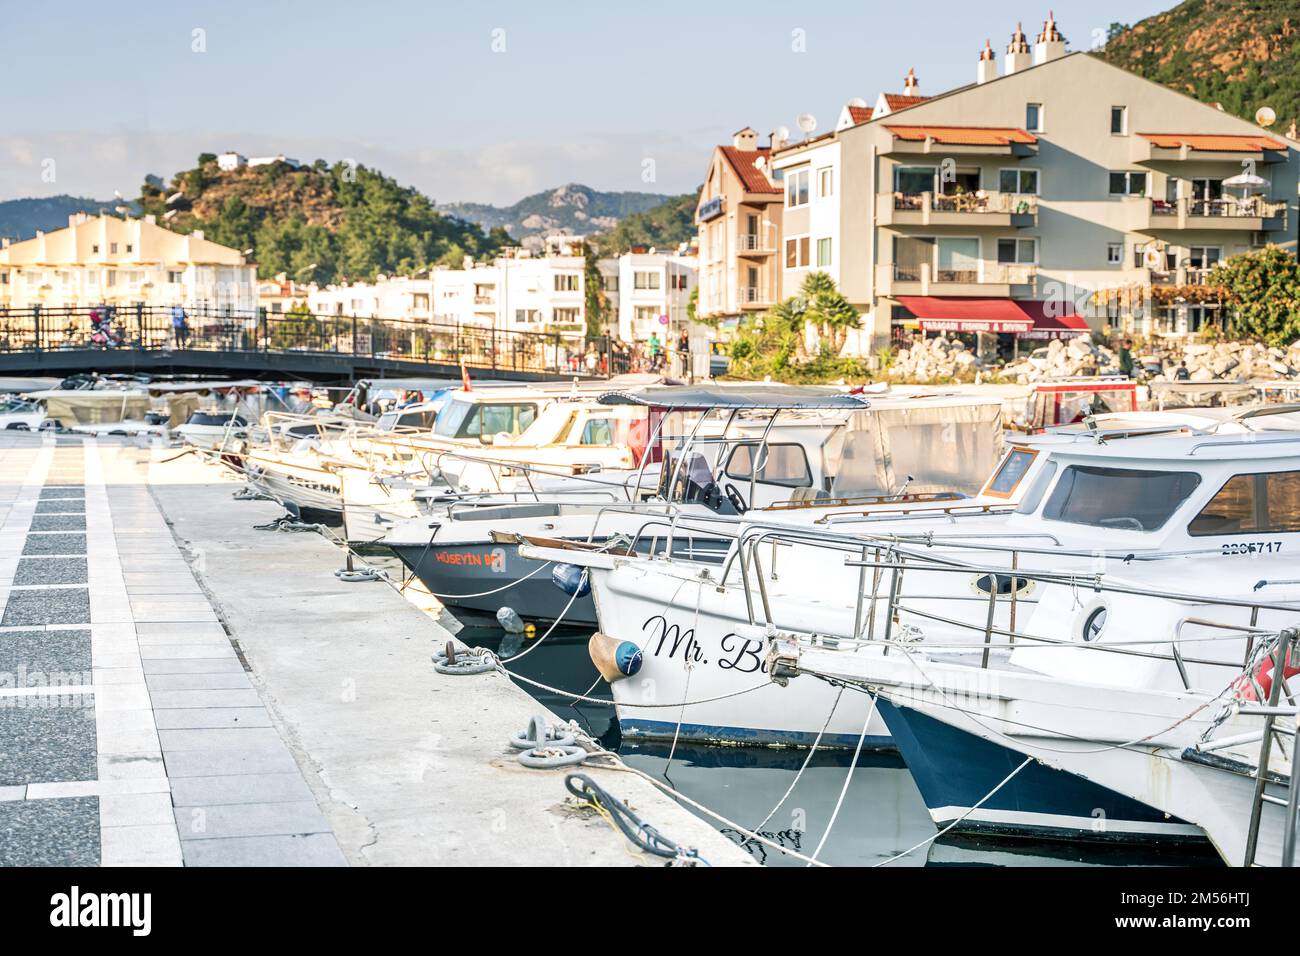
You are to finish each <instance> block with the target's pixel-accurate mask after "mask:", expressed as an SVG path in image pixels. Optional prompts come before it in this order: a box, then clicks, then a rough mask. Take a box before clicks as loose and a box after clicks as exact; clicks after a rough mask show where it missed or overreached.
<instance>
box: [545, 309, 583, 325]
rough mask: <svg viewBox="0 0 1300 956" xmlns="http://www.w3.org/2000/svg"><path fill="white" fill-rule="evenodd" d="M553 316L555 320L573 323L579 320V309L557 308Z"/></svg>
mask: <svg viewBox="0 0 1300 956" xmlns="http://www.w3.org/2000/svg"><path fill="white" fill-rule="evenodd" d="M551 318H552V320H553V321H555V322H560V323H565V324H570V325H571V324H573V323H574V322H577V321H578V310H577V309H556V310H555V311H554V312H553V313H552V315H551Z"/></svg>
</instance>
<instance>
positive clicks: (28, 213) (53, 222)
mask: <svg viewBox="0 0 1300 956" xmlns="http://www.w3.org/2000/svg"><path fill="white" fill-rule="evenodd" d="M118 204H120V201H119V200H116V199H110V200H107V201H103V202H101V201H100V200H98V199H87V198H85V197H84V196H46V197H44V198H41V199H7V200H4V201H3V202H0V236H7V237H8V238H10V239H30V238H32V236H34V235H36V233H37V231H38V230H39V231H40V232H51V231H53V230H55V229H62V228H63V227H64V226H66V225H67V224H68V216H70V215H72V214H73V213H74V212H89V213H92V214H93V213H98V212H99V211H100V210H101V209H103V210H108V211H110V212H111V211H112V210H113V208H114V207H115V206H116V205H118Z"/></svg>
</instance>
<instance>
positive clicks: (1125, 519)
mask: <svg viewBox="0 0 1300 956" xmlns="http://www.w3.org/2000/svg"><path fill="white" fill-rule="evenodd" d="M1200 483H1201V476H1200V475H1198V474H1197V473H1196V472H1194V471H1149V470H1145V469H1138V468H1098V467H1095V466H1092V465H1071V466H1070V467H1068V468H1066V469H1065V471H1064V473H1062V475H1061V480H1060V481H1058V482H1057V483H1056V487H1055V488H1053V489H1052V493H1051V495H1050V496H1049V497H1048V499H1047V504H1046V505H1045V506H1044V508H1043V517H1044V518H1048V519H1050V520H1052V521H1068V522H1070V523H1072V524H1083V525H1091V526H1093V527H1097V528H1120V529H1127V530H1130V531H1155V530H1156V529H1157V528H1159V527H1160V526H1161V525H1163V524H1164V523H1165V522H1166V521H1168V520H1169V518H1170V516H1171V515H1173V513H1174V512H1175V511H1177V510H1178V508H1179V507H1180V506H1181V505H1182V503H1183V502H1184V501H1186V500H1187V497H1188V496H1189V495H1190V494H1191V493H1192V492H1193V491H1195V490H1196V486H1197V485H1199V484H1200Z"/></svg>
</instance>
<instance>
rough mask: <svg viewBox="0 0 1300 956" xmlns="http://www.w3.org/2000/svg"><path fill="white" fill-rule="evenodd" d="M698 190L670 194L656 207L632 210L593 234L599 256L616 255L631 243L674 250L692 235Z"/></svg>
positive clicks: (625, 250)
mask: <svg viewBox="0 0 1300 956" xmlns="http://www.w3.org/2000/svg"><path fill="white" fill-rule="evenodd" d="M699 197H700V194H699V192H698V191H697V192H693V193H683V194H682V195H680V196H671V197H669V198H668V199H666V200H665V201H664V202H662V203H660V204H659V205H658V206H654V207H652V208H650V209H647V210H645V211H644V212H634V213H632V215H630V216H627V217H626V218H624V219H622V220H620V221H619V224H618V225H617V226H615V227H614V228H613V229H610V230H609V231H607V232H603V233H600V234H599V235H597V236H595V237H593V239H592V245H594V246H595V247H596V251H597V252H599V253H600V254H601V255H617V254H618V253H620V252H627V251H628V250H629V249H631V248H632V247H634V246H645V247H647V248H649V247H654V248H656V249H660V250H665V249H676V248H677V246H678V245H680V244H681V243H683V242H686V241H687V240H689V239H693V238H694V237H695V206H696V203H697V202H698V201H699Z"/></svg>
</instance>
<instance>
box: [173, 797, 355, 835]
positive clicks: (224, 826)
mask: <svg viewBox="0 0 1300 956" xmlns="http://www.w3.org/2000/svg"><path fill="white" fill-rule="evenodd" d="M175 813H176V829H177V831H178V832H179V833H180V837H181V842H182V843H184V842H185V841H187V840H214V839H220V838H224V837H251V836H274V835H285V836H288V835H290V834H305V833H331V832H332V831H331V830H330V827H329V824H328V823H327V822H325V817H324V816H323V815H322V814H321V812H320V808H319V807H317V806H316V803H315V801H313V800H300V801H298V802H296V803H241V804H225V805H218V806H213V807H177V808H176V810H175Z"/></svg>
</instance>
